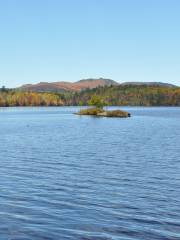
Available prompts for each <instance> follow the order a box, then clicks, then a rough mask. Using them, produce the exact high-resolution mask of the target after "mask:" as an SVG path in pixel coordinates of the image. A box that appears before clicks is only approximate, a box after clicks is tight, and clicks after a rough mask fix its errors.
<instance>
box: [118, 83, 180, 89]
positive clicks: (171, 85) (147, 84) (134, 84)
mask: <svg viewBox="0 0 180 240" xmlns="http://www.w3.org/2000/svg"><path fill="white" fill-rule="evenodd" d="M121 85H122V86H126V85H133V86H142V85H146V86H159V87H170V88H171V87H173V88H174V87H177V86H176V85H173V84H170V83H163V82H124V83H121Z"/></svg>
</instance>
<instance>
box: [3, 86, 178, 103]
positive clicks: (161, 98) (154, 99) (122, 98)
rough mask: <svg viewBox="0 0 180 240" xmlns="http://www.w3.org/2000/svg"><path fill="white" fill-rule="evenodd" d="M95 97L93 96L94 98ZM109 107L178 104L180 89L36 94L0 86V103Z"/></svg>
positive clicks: (126, 88) (114, 88) (109, 88)
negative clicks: (98, 105)
mask: <svg viewBox="0 0 180 240" xmlns="http://www.w3.org/2000/svg"><path fill="white" fill-rule="evenodd" d="M94 96H95V97H94ZM92 97H93V98H94V100H93V101H95V100H96V101H97V98H98V102H99V104H103V105H109V106H115V105H116V106H122V105H124V106H180V88H179V87H174V88H173V87H172V88H170V87H162V86H147V85H141V86H135V85H126V86H121V85H119V86H105V87H98V88H95V89H86V90H83V91H81V92H64V93H50V92H48V93H39V92H23V91H17V90H10V89H6V88H5V87H3V88H1V89H0V106H1V107H8V106H78V105H81V106H83V105H84V106H85V105H91V104H90V102H91V99H92Z"/></svg>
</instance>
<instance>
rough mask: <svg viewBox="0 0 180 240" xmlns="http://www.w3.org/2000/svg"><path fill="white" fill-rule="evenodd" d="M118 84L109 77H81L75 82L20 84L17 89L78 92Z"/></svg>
mask: <svg viewBox="0 0 180 240" xmlns="http://www.w3.org/2000/svg"><path fill="white" fill-rule="evenodd" d="M111 85H118V83H117V82H115V81H113V80H111V79H104V78H99V79H93V78H89V79H83V80H80V81H77V82H74V83H72V82H52V83H48V82H40V83H37V84H26V85H23V86H21V87H20V88H19V89H20V90H23V91H34V92H65V91H75V92H79V91H81V90H84V89H87V88H88V89H93V88H96V87H100V86H101V87H103V86H111Z"/></svg>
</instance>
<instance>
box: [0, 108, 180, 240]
mask: <svg viewBox="0 0 180 240" xmlns="http://www.w3.org/2000/svg"><path fill="white" fill-rule="evenodd" d="M125 109H127V110H128V111H129V112H131V113H132V118H127V119H118V118H95V117H85V116H81V117H80V116H77V115H74V114H72V113H73V112H76V111H77V108H71V107H60V108H1V109H0V240H64V239H73V240H91V239H92V240H107V239H113V240H116V239H117V240H141V239H142V240H156V239H158V240H167V239H169V240H179V239H180V108H161V107H158V108H125Z"/></svg>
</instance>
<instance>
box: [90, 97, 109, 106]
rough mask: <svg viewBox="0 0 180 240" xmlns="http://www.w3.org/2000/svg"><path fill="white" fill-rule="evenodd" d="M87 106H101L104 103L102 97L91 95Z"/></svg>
mask: <svg viewBox="0 0 180 240" xmlns="http://www.w3.org/2000/svg"><path fill="white" fill-rule="evenodd" d="M88 105H89V106H94V107H97V108H103V107H104V105H105V102H104V101H103V99H102V98H101V97H99V96H97V95H93V96H92V97H91V99H90V100H89V101H88Z"/></svg>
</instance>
